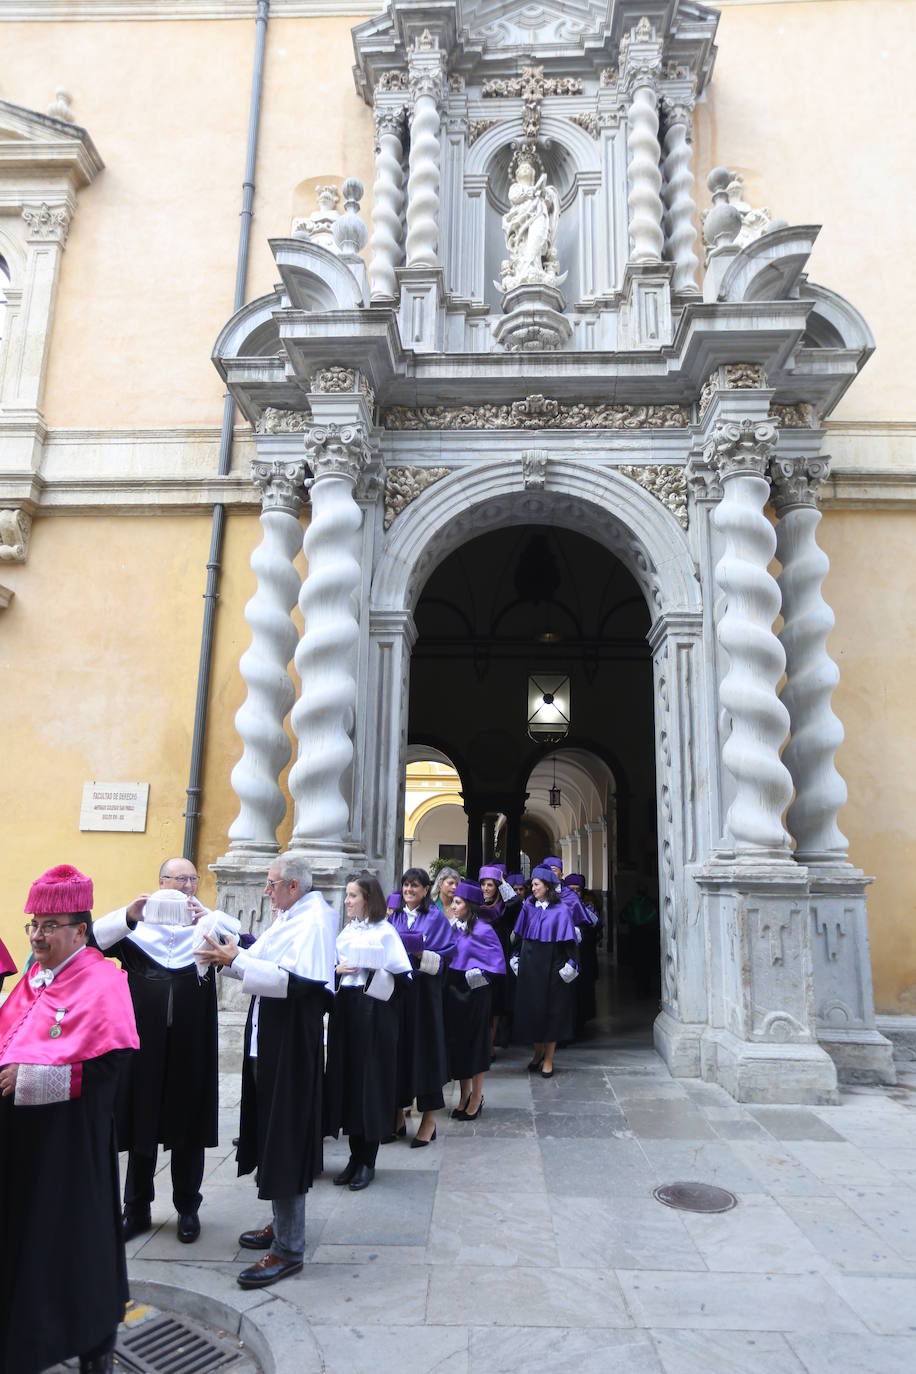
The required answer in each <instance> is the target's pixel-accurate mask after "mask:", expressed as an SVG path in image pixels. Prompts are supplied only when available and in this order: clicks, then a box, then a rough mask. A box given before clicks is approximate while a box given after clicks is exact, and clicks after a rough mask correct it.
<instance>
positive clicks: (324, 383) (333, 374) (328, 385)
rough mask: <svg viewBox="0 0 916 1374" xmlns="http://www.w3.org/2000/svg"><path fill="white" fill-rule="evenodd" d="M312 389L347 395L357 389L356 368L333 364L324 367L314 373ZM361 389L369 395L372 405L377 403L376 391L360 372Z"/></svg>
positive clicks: (326, 393) (319, 391)
mask: <svg viewBox="0 0 916 1374" xmlns="http://www.w3.org/2000/svg"><path fill="white" fill-rule="evenodd" d="M311 387H312V391H315V392H318V393H321V394H324V395H346V394H348V393H350V392H354V391H356V390H357V382H356V368H353V367H340V366H336V365H334V366H331V367H323V368H321V369H320V370H319V371H318V372H313V373H312V381H311ZM358 389H359V391H361V392H362V394H363V395H364V396H365V397H367V399H368V401H369V404H370V406H371V405H374V404H375V392H374V391H373V390H372V388H371V386H370V385H369V383H368V382H367V381H366V378H365V377H364V376H363V375H362V373H360V374H359V388H358Z"/></svg>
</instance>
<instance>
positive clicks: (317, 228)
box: [292, 185, 340, 251]
mask: <svg viewBox="0 0 916 1374" xmlns="http://www.w3.org/2000/svg"><path fill="white" fill-rule="evenodd" d="M315 192H316V194H317V196H318V209H317V210H315V211H314V212H313V213H312V214H311V215H309V216H307V217H306V218H304V219H294V220H293V223H292V233H293V236H294V237H295V238H299V239H309V240H310V241H311V242H312V243H318V244H320V245H321V247H322V248H330V249H331V250H332V251H335V249H334V234H333V229H334V225H335V224H336V223H337V221H338V220H339V219H340V211H339V210H338V209H337V204H338V202H339V200H340V192H339V191H338V189H337V187H336V186H330V185H329V186H316V187H315Z"/></svg>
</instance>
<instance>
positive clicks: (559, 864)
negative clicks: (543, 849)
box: [541, 854, 563, 870]
mask: <svg viewBox="0 0 916 1374" xmlns="http://www.w3.org/2000/svg"><path fill="white" fill-rule="evenodd" d="M545 865H546V866H547V867H548V868H559V869H561V870H562V868H563V860H562V859H558V858H557V856H556V854H548V855H547V858H546V859H542V860H541V868H543V867H544V866H545Z"/></svg>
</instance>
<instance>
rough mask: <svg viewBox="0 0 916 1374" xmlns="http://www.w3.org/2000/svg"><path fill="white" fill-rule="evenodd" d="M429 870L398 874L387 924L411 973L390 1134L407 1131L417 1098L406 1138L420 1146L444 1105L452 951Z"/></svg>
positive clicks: (432, 1133) (402, 1004)
mask: <svg viewBox="0 0 916 1374" xmlns="http://www.w3.org/2000/svg"><path fill="white" fill-rule="evenodd" d="M429 889H430V881H429V874H428V873H427V872H426V870H425V869H424V868H408V870H407V872H406V873H405V874H404V876H403V878H402V879H401V901H400V907H399V909H398V910H397V911H396V912H395V913H394V914H393V915H392V917H391V924H392V925H393V926H394V928H395V930H396V931H397V932H398V934H399V935H400V937H401V940H402V942H403V944H404V948H405V949H406V951H407V953H408V955H409V957H410V961H411V965H412V966H413V973H414V976H413V979H412V981H411V982H410V984H409V985H408V987H407V988H406V989H405V990H404V995H403V996H402V997H401V998H400V1000H399V1004H398V1005H399V1011H400V1018H399V1023H398V1107H399V1111H398V1115H397V1118H396V1120H395V1127H394V1137H392V1136H385V1137H384V1138H383V1139H384V1140H385V1142H388V1141H390V1140H392V1139H393V1138H396V1137H401V1136H406V1134H407V1124H406V1122H405V1120H404V1109H405V1108H407V1107H409V1106H410V1104H411V1103H412V1102H414V1101H415V1102H416V1104H417V1110H418V1111H419V1112H421V1113H422V1115H421V1118H420V1124H419V1126H418V1127H417V1133H416V1135H415V1136H414V1138H413V1140H412V1141H411V1142H410V1147H411V1149H415V1150H419V1149H422V1148H423V1146H425V1145H429V1144H431V1143H432V1141H434V1140H435V1139H436V1117H435V1113H436V1112H437V1111H438V1109H439V1108H440V1107H444V1106H445V1098H444V1097H443V1095H442V1088H443V1085H444V1084H445V1083H447V1082H448V1077H449V1074H448V1059H447V1055H446V1050H445V1020H444V1015H443V1007H442V983H443V977H444V974H445V970H446V969H447V968H448V964H449V960H450V959H451V957H452V955H453V954H454V953H455V949H456V942H455V936H454V935H453V933H452V928H451V926H450V925H449V923H448V921H447V920H446V918H445V917H444V916H443V914H442V912H441V911H440V910H439V908H438V907H435V906H431V904H430V897H429Z"/></svg>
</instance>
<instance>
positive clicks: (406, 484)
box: [384, 467, 452, 530]
mask: <svg viewBox="0 0 916 1374" xmlns="http://www.w3.org/2000/svg"><path fill="white" fill-rule="evenodd" d="M451 470H452V469H451V468H417V467H396V468H389V469H388V475H387V478H386V481H385V517H384V526H385V529H386V530H387V529H389V528H390V526H391V525H392V524H393V523H394V521H395V520H396V519H397V517H398V516H399V515H400V513H401V511H402V510H404V509H405V507H406V506H409V505H410V503H411V501H415V500H416V498H417V497H418V496H419V495H420V493H421V492H422V491H425V490H426V488H427V487H431V486H432V485H433V483H434V482H441V481H442V478H443V477H447V476H448V475H449V473H450V472H451Z"/></svg>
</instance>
